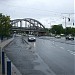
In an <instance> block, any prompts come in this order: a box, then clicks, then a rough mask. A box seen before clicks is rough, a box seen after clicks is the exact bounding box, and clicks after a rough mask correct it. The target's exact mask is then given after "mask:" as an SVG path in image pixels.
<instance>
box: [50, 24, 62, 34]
mask: <svg viewBox="0 0 75 75" xmlns="http://www.w3.org/2000/svg"><path fill="white" fill-rule="evenodd" d="M51 32H52V33H53V34H61V33H63V27H62V24H60V25H53V26H52V28H51Z"/></svg>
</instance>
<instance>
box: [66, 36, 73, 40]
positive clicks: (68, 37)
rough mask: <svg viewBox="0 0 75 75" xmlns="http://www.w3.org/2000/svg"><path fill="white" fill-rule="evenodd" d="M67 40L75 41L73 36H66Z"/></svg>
mask: <svg viewBox="0 0 75 75" xmlns="http://www.w3.org/2000/svg"><path fill="white" fill-rule="evenodd" d="M66 40H74V37H73V36H66Z"/></svg>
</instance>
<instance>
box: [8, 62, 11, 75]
mask: <svg viewBox="0 0 75 75" xmlns="http://www.w3.org/2000/svg"><path fill="white" fill-rule="evenodd" d="M7 75H11V61H7Z"/></svg>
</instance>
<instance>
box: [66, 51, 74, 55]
mask: <svg viewBox="0 0 75 75" xmlns="http://www.w3.org/2000/svg"><path fill="white" fill-rule="evenodd" d="M67 51H68V52H69V53H71V54H72V55H75V52H73V51H71V50H67Z"/></svg>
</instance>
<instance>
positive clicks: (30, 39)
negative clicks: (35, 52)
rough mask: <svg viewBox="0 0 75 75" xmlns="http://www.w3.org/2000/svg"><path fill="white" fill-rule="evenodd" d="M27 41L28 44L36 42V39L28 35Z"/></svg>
mask: <svg viewBox="0 0 75 75" xmlns="http://www.w3.org/2000/svg"><path fill="white" fill-rule="evenodd" d="M28 41H29V42H35V41H36V38H35V37H34V36H33V35H29V36H28Z"/></svg>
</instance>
